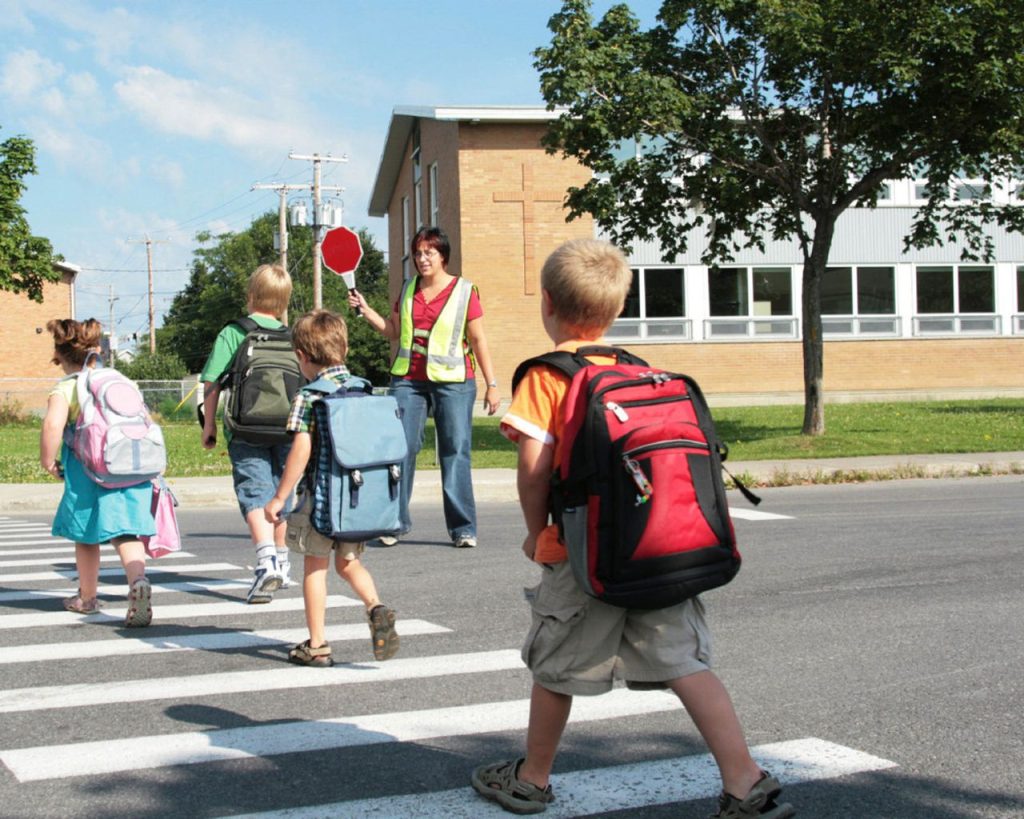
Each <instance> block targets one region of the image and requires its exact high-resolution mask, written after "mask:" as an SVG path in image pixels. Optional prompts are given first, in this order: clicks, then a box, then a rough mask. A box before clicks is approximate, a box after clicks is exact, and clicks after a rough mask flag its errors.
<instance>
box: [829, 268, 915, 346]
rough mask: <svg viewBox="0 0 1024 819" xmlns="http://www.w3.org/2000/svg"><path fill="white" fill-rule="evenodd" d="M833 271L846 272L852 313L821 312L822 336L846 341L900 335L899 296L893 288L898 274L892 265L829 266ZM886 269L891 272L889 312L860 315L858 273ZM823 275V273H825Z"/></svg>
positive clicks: (861, 313)
mask: <svg viewBox="0 0 1024 819" xmlns="http://www.w3.org/2000/svg"><path fill="white" fill-rule="evenodd" d="M829 267H830V268H833V269H842V270H849V271H850V288H851V292H850V298H851V302H852V306H853V311H852V312H851V313H849V314H846V313H828V314H826V313H825V312H824V311H822V314H821V327H822V333H823V334H824V335H825V336H826V337H828V338H850V337H864V336H871V337H883V338H898V337H899V336H900V335H901V331H902V325H903V322H902V321H901V319H900V311H899V295H898V287H897V277H898V275H899V274H898V272H897V270H896V265H894V264H892V265H887V264H861V265H853V264H850V265H840V264H837V265H829ZM879 269H883V270H890V271H892V288H893V291H892V297H893V312H892V313H863V312H861V310H860V304H859V298H860V287H859V273H860V271H861V270H879ZM826 273H827V271H826Z"/></svg>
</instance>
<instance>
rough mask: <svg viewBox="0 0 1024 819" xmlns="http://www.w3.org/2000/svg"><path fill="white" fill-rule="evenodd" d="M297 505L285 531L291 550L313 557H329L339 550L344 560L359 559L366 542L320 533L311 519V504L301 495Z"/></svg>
mask: <svg viewBox="0 0 1024 819" xmlns="http://www.w3.org/2000/svg"><path fill="white" fill-rule="evenodd" d="M295 506H296V508H295V511H293V512H292V513H291V514H290V515H289V516H288V530H287V532H286V533H285V543H286V544H288V550H289V551H292V552H295V553H296V554H300V555H310V556H311V557H329V556H330V554H331V551H332V550H337V551H338V553H339V554H340V555H341V557H342V558H343V559H344V560H358V559H359V556H360V555H361V554H362V553H363V550H364V549H365V548H366V544H365V543H347V542H345V541H343V540H335V539H334V538H330V537H327V535H322V534H320V533H319V532H318V531H317V530H316V529H314V528H313V524H312V523H310V521H309V509H310V506H311V504H309V503H303V502H302V497H301V496H300V497H299V498H298V499H297V501H296V504H295Z"/></svg>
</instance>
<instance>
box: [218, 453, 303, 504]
mask: <svg viewBox="0 0 1024 819" xmlns="http://www.w3.org/2000/svg"><path fill="white" fill-rule="evenodd" d="M291 448H292V445H291V443H290V442H289V443H286V444H274V445H273V446H255V445H254V444H247V443H245V442H244V441H236V440H232V441H231V443H229V444H228V457H230V458H231V479H232V481H233V482H234V484H235V496H236V497H237V498H238V508H239V510H240V511H241V512H242V517H243V518H245V517H248V516H249V513H250V512H252V511H253V510H255V509H262V508H263V507H264V506H266V505H267V504H268V503H269V502H270V499H271V498H272V497H274V493H275V492H276V491H277V484H278V483H279V482H280V480H281V473H283V472H284V462H285V460H286V459H287V458H288V452H289V450H290V449H291ZM291 508H292V499H291V498H288V502H287V503H285V505H284V509H282V510H281V514H282V515H287V514H288V512H290V511H291Z"/></svg>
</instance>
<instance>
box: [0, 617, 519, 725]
mask: <svg viewBox="0 0 1024 819" xmlns="http://www.w3.org/2000/svg"><path fill="white" fill-rule="evenodd" d="M282 602H285V601H282ZM355 602H356V604H357V605H361V604H360V603H358V601H355ZM298 603H299V608H301V607H302V601H301V600H299V601H298ZM246 608H250V609H251V608H253V607H252V606H247V607H246ZM513 668H523V661H522V659H521V658H520V656H519V652H518V651H516V650H511V649H501V650H497V651H481V652H476V653H471V654H451V655H442V656H429V657H412V658H410V659H398V660H394V659H393V660H388V661H387V662H380V663H378V662H371V661H367V662H365V663H352V664H345V665H336V666H334V667H333V668H318V669H315V670H313V669H309V668H303V667H300V666H289V667H286V668H266V669H261V670H258V671H225V672H221V673H215V674H195V675H190V676H186V677H160V678H156V679H147V680H116V681H114V680H112V681H109V682H101V683H75V684H72V685H55V686H50V687H40V686H36V687H33V688H17V689H10V690H8V691H5V692H4V696H3V698H2V699H0V713H14V712H22V711H42V710H44V709H47V708H77V707H79V706H85V705H107V704H110V703H125V702H146V701H150V700H162V699H175V700H188V699H189V698H191V697H206V696H212V695H217V694H238V693H243V692H247V691H273V690H275V689H282V688H287V689H290V688H296V689H298V688H312V687H317V686H328V685H349V684H352V683H365V682H370V681H372V682H374V683H386V682H391V681H393V680H406V679H421V678H427V677H440V676H444V675H449V674H450V675H455V674H476V673H483V672H488V671H507V670H509V669H513ZM371 672H372V673H371Z"/></svg>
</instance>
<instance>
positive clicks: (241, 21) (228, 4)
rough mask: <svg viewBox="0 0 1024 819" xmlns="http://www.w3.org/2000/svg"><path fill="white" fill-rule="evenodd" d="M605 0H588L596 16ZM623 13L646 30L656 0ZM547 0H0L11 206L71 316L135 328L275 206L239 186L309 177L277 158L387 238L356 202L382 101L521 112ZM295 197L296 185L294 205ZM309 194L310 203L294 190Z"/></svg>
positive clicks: (266, 196) (534, 91)
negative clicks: (150, 290) (194, 264)
mask: <svg viewBox="0 0 1024 819" xmlns="http://www.w3.org/2000/svg"><path fill="white" fill-rule="evenodd" d="M609 5H610V3H609V2H604V0H596V2H595V3H594V10H595V13H597V14H600V13H602V12H603V11H604V10H605V9H606V8H607V7H608V6H609ZM629 5H630V6H631V8H633V9H634V10H635V11H636V12H637V13H638V14H639V15H641V19H642V20H643V21H644V22H645V23H650V22H651V21H652V20H653V16H654V14H655V13H656V10H657V7H658V5H659V4H658V3H657V2H655V0H633V2H630V3H629ZM559 8H560V3H558V2H556V0H434V2H432V3H426V4H425V3H422V2H410V1H408V0H334V2H330V0H309V1H308V2H305V3H301V4H298V5H294V4H287V3H282V2H280V0H273V2H271V1H270V0H170V1H168V0H162V1H161V2H152V1H151V0H131V2H122V3H114V2H101V0H0V141H2V140H3V139H6V138H8V137H10V136H14V135H25V136H27V137H29V138H31V139H32V140H33V141H34V142H35V145H36V149H37V157H36V159H37V164H38V166H39V173H38V175H36V176H33V177H29V179H28V180H27V181H28V191H27V192H26V194H25V196H24V198H23V200H22V201H23V204H24V205H25V207H26V208H27V210H28V218H29V223H30V225H31V227H32V230H33V232H34V233H36V234H37V235H42V236H46V237H48V238H49V239H50V240H51V241H52V242H53V244H54V247H55V249H56V250H57V252H59V253H62V254H63V255H64V257H65V258H66V259H67V260H68V261H69V262H72V263H74V264H76V265H79V266H80V267H81V268H82V273H81V274H80V275H79V277H78V285H77V293H78V316H79V318H86V317H89V316H96V317H97V318H99V319H100V320H101V321H102V322H103V323H104V325H106V323H107V320H108V318H109V315H110V303H109V295H110V288H111V287H113V294H114V296H116V297H117V301H116V302H114V315H115V323H116V330H117V332H118V334H128V333H132V332H138V333H139V334H140V337H141V335H142V334H143V332H144V331H145V330H146V328H147V326H148V324H147V322H148V317H147V310H148V307H147V300H146V294H147V275H146V250H145V246H144V245H143V244H141V243H140V240H143V239H144V238H145V237H146V236H147V235H148V236H149V237H150V238H151V239H152V240H153V241H154V244H153V258H154V269H155V271H156V272H155V285H154V290H155V292H156V312H157V315H158V320H157V324H158V325H159V323H160V321H159V316H160V315H162V313H163V311H164V310H166V308H167V307H168V306H169V304H170V301H171V299H172V298H173V296H174V293H175V292H177V291H178V290H179V289H180V288H181V287H182V286H183V285H184V284H185V282H186V281H187V279H188V265H189V263H190V261H191V258H192V251H193V249H194V247H195V242H194V236H195V234H196V233H197V232H198V231H200V230H211V231H213V232H214V233H221V232H224V231H237V230H244V229H245V228H246V227H247V226H248V225H249V224H250V222H251V221H252V219H253V217H255V216H257V215H259V214H261V213H265V212H266V211H268V210H276V209H277V205H278V195H277V193H276V192H274V191H269V190H267V191H251V190H250V189H251V187H252V185H253V184H255V183H288V184H309V183H310V182H311V181H312V165H311V164H310V163H309V162H303V161H298V160H290V159H288V153H289V152H290V151H291V152H296V153H300V154H312V153H319V154H331V155H333V156H341V155H343V154H347V155H348V157H349V161H348V162H347V163H344V164H342V163H324V164H323V165H322V167H323V180H322V181H323V184H325V185H340V186H344V188H345V192H344V193H342V194H340V196H341V197H342V199H343V200H344V206H345V222H346V224H347V225H349V226H350V227H354V228H357V229H358V228H361V227H366V228H368V229H369V230H370V232H371V233H372V234H374V236H375V237H377V238H378V245H379V246H382V245H383V237H384V235H385V230H386V227H385V221H384V220H383V219H379V218H370V217H369V216H368V214H367V203H368V200H369V194H370V187H371V185H372V184H373V180H374V176H375V174H376V170H377V162H378V160H379V158H380V151H381V148H382V146H383V143H384V137H385V134H386V132H387V127H388V122H389V120H390V116H391V111H392V109H393V108H394V107H395V106H396V105H427V106H434V105H531V104H541V103H542V100H541V97H540V92H539V88H538V82H537V74H536V71H535V70H534V68H533V58H532V56H531V52H532V51H533V49H535V48H537V47H538V46H540V45H545V44H547V43H548V42H549V40H550V32H549V31H548V29H547V21H548V19H549V18H550V17H551V15H552V14H554V13H555V12H556V11H558V9H559ZM302 195H303V194H301V193H299V192H295V193H293V194H292V196H291V198H293V199H294V198H299V197H301V196H302ZM306 198H307V199H308V196H307V197H306Z"/></svg>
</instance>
